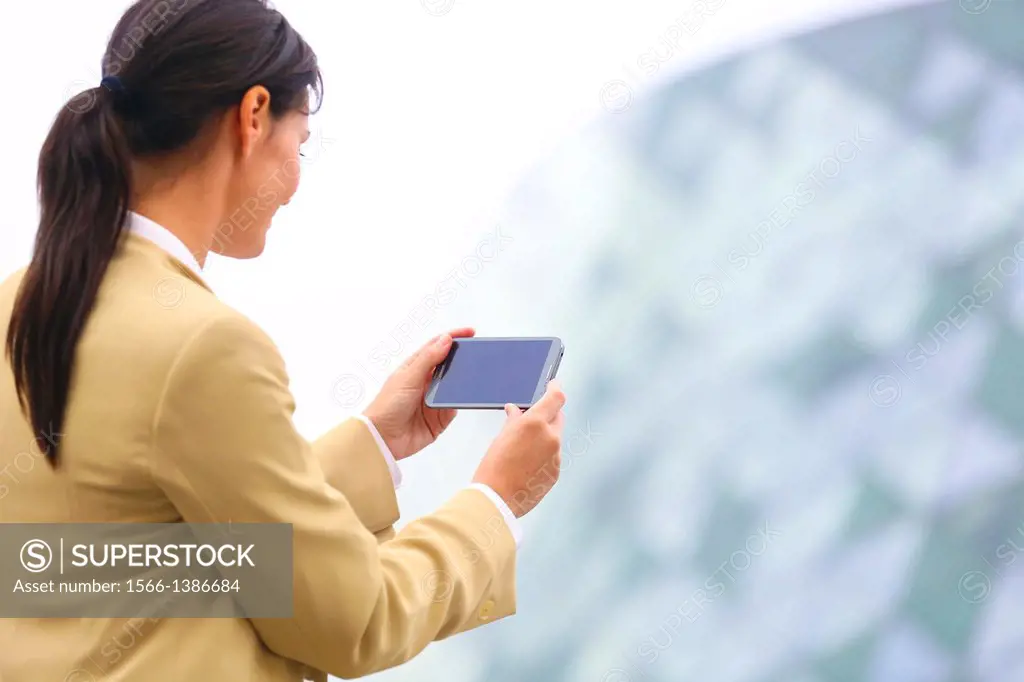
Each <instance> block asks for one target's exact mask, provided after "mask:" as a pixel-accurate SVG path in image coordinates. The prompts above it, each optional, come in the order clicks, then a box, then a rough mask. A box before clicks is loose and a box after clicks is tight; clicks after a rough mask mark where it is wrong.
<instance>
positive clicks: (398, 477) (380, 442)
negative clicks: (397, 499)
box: [354, 414, 402, 489]
mask: <svg viewBox="0 0 1024 682" xmlns="http://www.w3.org/2000/svg"><path fill="white" fill-rule="evenodd" d="M354 416H355V418H356V419H358V420H359V421H361V422H363V423H364V424H366V428H368V429H370V433H371V434H373V440H375V441H376V442H377V447H378V448H379V449H380V453H381V454H382V455H384V461H385V462H387V463H388V471H390V472H391V482H392V483H394V484H395V489H398V487H399V486H401V485H402V470H401V469H399V468H398V462H397V461H395V456H394V455H392V454H391V450H390V449H389V448H388V444H387V443H385V442H384V439H383V438H381V437H380V433H379V432H378V431H377V427H376V426H374V425H373V422H372V421H370V420H369V419H368V418H367V417H366V416H365V415H362V414H357V415H354Z"/></svg>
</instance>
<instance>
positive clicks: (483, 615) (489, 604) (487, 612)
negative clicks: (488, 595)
mask: <svg viewBox="0 0 1024 682" xmlns="http://www.w3.org/2000/svg"><path fill="white" fill-rule="evenodd" d="M493 611H494V602H493V601H491V600H490V599H488V600H487V601H485V602H484V603H483V606H481V607H480V620H487V619H488V618H490V617H491V613H492V612H493Z"/></svg>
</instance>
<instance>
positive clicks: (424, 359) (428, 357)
mask: <svg viewBox="0 0 1024 682" xmlns="http://www.w3.org/2000/svg"><path fill="white" fill-rule="evenodd" d="M451 347H452V337H451V336H449V335H448V334H441V336H438V337H435V338H434V339H432V340H431V341H430V342H429V343H427V345H425V346H423V348H420V349H419V350H418V351H417V352H416V354H415V355H414V356H412V357H411V358H409V368H410V369H412V371H413V372H415V373H416V374H418V375H420V376H421V377H422V378H423V379H424V380H426V379H429V378H430V376H431V375H432V374H433V373H434V368H435V367H437V366H438V365H440V364H441V361H442V360H444V359H445V357H447V355H448V351H450V350H451Z"/></svg>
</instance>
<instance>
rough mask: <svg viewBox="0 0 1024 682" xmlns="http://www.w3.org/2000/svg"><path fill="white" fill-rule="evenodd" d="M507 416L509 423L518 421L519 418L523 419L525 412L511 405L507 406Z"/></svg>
mask: <svg viewBox="0 0 1024 682" xmlns="http://www.w3.org/2000/svg"><path fill="white" fill-rule="evenodd" d="M505 415H506V416H508V418H509V421H511V420H513V419H518V418H519V417H522V416H523V411H522V410H520V409H519V408H518V407H516V406H515V405H513V404H512V403H509V404H508V405H506V406H505Z"/></svg>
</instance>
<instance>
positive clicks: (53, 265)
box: [0, 0, 564, 682]
mask: <svg viewBox="0 0 1024 682" xmlns="http://www.w3.org/2000/svg"><path fill="white" fill-rule="evenodd" d="M104 72H105V74H106V75H105V76H104V78H103V81H102V84H101V85H100V86H99V87H96V88H93V89H92V90H90V91H88V92H86V93H83V94H82V95H80V96H79V97H77V98H76V99H75V100H73V101H72V103H70V104H69V106H68V107H65V109H64V110H63V111H61V112H60V114H59V115H58V116H57V118H56V121H55V122H54V124H53V128H52V129H51V131H50V133H49V136H48V138H47V139H46V142H45V144H44V146H43V149H42V153H41V156H40V161H39V175H38V183H39V195H40V201H41V204H42V210H41V219H40V225H39V231H38V235H37V239H36V247H35V252H34V255H33V257H32V261H31V263H30V264H29V266H28V267H27V269H25V270H24V271H22V272H19V273H16V274H15V275H14V276H13V277H12V278H11V279H9V280H7V281H6V282H5V283H4V284H3V285H2V286H0V331H2V332H3V333H4V336H5V338H6V351H7V353H6V355H7V358H8V360H9V362H5V363H3V366H2V367H0V425H2V428H0V467H4V468H3V471H4V472H5V473H8V474H9V476H8V477H7V478H4V480H3V488H2V490H0V493H2V501H0V521H3V522H4V523H42V522H53V523H58V522H163V523H166V522H193V523H203V522H234V523H242V522H254V523H255V522H261V523H288V524H292V526H293V551H294V569H293V570H294V584H293V588H292V594H293V597H294V615H293V617H292V618H288V619H259V618H253V619H213V618H210V619H204V620H186V619H170V618H168V619H163V620H160V621H158V622H156V623H155V624H153V625H152V626H148V627H147V629H146V630H145V632H144V633H140V635H139V641H138V642H137V643H135V644H134V646H132V647H129V648H125V647H123V646H121V647H118V648H117V649H116V651H114V650H113V649H112V648H111V647H110V646H109V644H110V642H111V641H116V640H117V638H118V637H119V636H120V637H121V638H122V639H123V637H124V632H125V627H124V625H125V624H124V623H123V622H122V621H120V620H118V619H112V618H106V619H42V618H39V619H20V620H0V642H2V643H3V644H2V645H0V679H2V680H3V681H4V682H28V681H32V682H35V681H37V680H68V681H69V682H82V681H85V680H119V681H126V682H127V681H140V682H141V681H145V682H161V681H164V680H166V681H172V680H173V681H174V682H178V681H181V680H218V681H219V682H226V681H228V680H245V681H246V682H252V681H255V682H278V681H285V680H289V681H291V680H301V679H304V678H312V679H324V678H325V677H326V674H328V673H329V674H333V675H337V676H340V677H345V678H351V677H358V676H362V675H366V674H368V673H372V672H374V671H378V670H382V669H385V668H388V667H390V666H394V665H397V664H399V663H402V662H403V661H406V660H408V659H409V658H411V657H412V656H414V655H416V654H417V653H418V652H419V651H421V650H422V649H423V648H424V647H425V646H426V645H427V644H428V643H429V642H431V641H432V640H435V639H438V638H441V637H446V636H448V635H451V634H453V633H456V632H460V631H463V630H467V629H470V628H473V627H476V626H478V625H480V624H482V623H485V622H490V621H492V620H494V619H497V618H501V617H503V616H506V615H509V614H511V613H513V612H514V607H515V604H514V599H515V597H514V595H515V583H514V568H515V551H516V545H517V538H516V536H515V535H514V533H515V532H517V531H516V528H515V524H516V517H518V516H521V515H522V514H524V513H526V512H528V511H529V510H530V509H531V508H532V507H533V506H534V505H535V504H536V503H537V502H538V501H539V498H540V497H541V496H543V494H546V492H547V490H548V489H549V488H550V483H552V482H553V478H554V477H553V476H551V475H550V474H547V475H545V476H541V475H539V472H541V471H544V472H548V471H555V472H557V468H558V463H559V455H558V452H559V448H560V437H561V429H562V413H561V407H562V404H563V402H564V396H563V395H562V393H561V392H560V390H558V389H557V388H553V389H550V390H549V392H548V394H547V395H546V396H545V397H544V399H543V400H542V401H541V402H540V403H538V404H537V405H536V406H535V407H533V408H531V409H530V410H529V411H527V412H526V413H522V414H521V413H519V411H518V410H517V409H515V408H514V407H511V406H510V407H509V408H507V412H508V421H507V423H506V425H505V427H504V429H503V431H502V432H501V434H500V435H499V436H498V438H497V439H496V440H495V441H494V443H493V444H492V445H491V447H490V449H489V450H488V452H487V454H486V456H485V457H484V459H483V460H482V463H481V464H480V466H479V469H478V470H477V473H476V475H475V478H474V482H473V484H472V485H470V486H469V487H468V488H467V489H466V490H463V491H461V492H459V493H457V494H456V495H455V496H454V497H453V498H452V499H451V500H450V501H449V502H448V503H447V504H445V505H444V506H443V507H442V508H441V509H440V510H438V511H437V512H436V513H435V514H433V515H431V516H428V517H426V518H423V519H420V520H417V521H414V522H412V523H410V524H408V526H406V527H405V528H404V529H403V530H402V532H401V533H398V534H397V535H395V534H394V532H393V531H392V530H391V526H392V524H393V523H394V522H395V521H396V520H397V518H398V509H397V503H396V500H395V494H394V487H393V486H394V484H395V482H396V480H395V478H394V477H393V476H392V471H395V472H397V467H395V466H394V461H395V460H400V459H402V458H404V457H408V456H409V455H412V454H413V453H415V452H417V451H419V450H421V449H422V448H423V447H425V446H426V445H428V444H430V443H431V442H433V440H434V439H435V438H436V436H437V435H438V434H439V433H440V432H441V431H443V430H444V428H445V427H446V426H447V425H448V424H449V423H450V422H451V420H452V418H453V417H454V416H455V415H454V413H453V412H450V411H433V410H430V409H427V408H425V407H424V404H423V392H424V387H425V385H426V383H427V380H428V378H429V376H430V373H431V370H432V368H433V367H434V366H435V365H436V364H437V363H438V362H439V361H440V360H441V359H443V358H444V356H445V355H446V353H447V352H448V349H449V346H450V344H451V336H459V335H468V334H472V331H471V330H468V329H464V330H456V331H454V332H453V333H452V334H451V335H443V336H441V337H440V338H439V339H437V340H436V341H435V342H433V343H431V344H428V345H427V346H425V347H424V348H422V349H420V350H419V351H418V352H417V353H416V354H415V355H414V356H413V357H412V358H410V360H409V361H408V362H406V364H405V365H404V366H402V367H401V368H400V369H399V370H397V372H396V373H395V374H394V375H393V376H392V377H391V378H390V379H389V380H388V381H387V382H386V383H385V385H384V387H383V389H382V391H381V394H380V395H379V396H378V397H377V398H376V399H375V400H374V401H373V402H372V403H371V405H370V407H369V408H368V409H367V411H366V413H365V415H363V416H362V418H361V419H353V420H350V421H347V422H345V423H343V424H341V425H340V426H338V427H337V428H336V429H334V430H333V431H331V432H330V433H328V434H327V435H326V436H324V437H323V438H321V439H319V440H317V441H315V442H313V443H309V442H307V441H305V440H304V439H303V438H302V437H300V435H299V434H298V433H297V432H296V430H295V427H294V426H293V423H292V420H291V416H292V411H293V408H294V405H293V400H292V396H291V395H290V393H289V391H288V387H287V382H288V380H287V376H286V373H285V368H284V364H283V361H282V359H281V357H280V355H279V353H278V351H277V350H276V348H275V347H274V345H273V343H272V342H271V340H270V339H269V338H267V336H266V335H265V334H264V333H263V332H262V331H261V330H260V329H259V328H258V327H257V326H256V325H255V324H253V323H252V322H251V321H249V320H248V319H246V318H245V317H243V316H242V315H241V314H239V313H237V312H235V311H233V310H231V309H230V308H229V307H228V306H227V305H225V304H224V303H223V302H221V301H219V300H217V298H216V297H215V296H214V294H213V293H212V292H211V291H210V290H209V288H208V287H207V285H206V284H205V282H204V281H203V278H202V274H201V268H202V265H203V263H204V261H205V259H206V255H207V253H208V252H209V251H211V250H212V251H215V252H217V253H221V254H223V255H225V256H229V257H234V258H252V257H255V256H258V255H259V254H260V253H261V251H262V250H263V246H264V238H265V234H266V230H267V229H268V227H269V225H270V220H271V218H272V216H273V214H274V213H275V212H276V211H277V209H278V208H279V207H280V206H282V205H284V204H286V203H288V201H289V200H290V199H291V197H292V195H293V194H294V192H295V190H296V186H297V184H298V177H297V173H295V172H294V170H295V169H297V168H298V159H297V157H298V156H299V148H300V144H301V143H302V142H303V141H304V140H305V139H306V138H307V137H308V135H309V132H308V117H309V114H310V104H311V102H310V95H311V93H312V94H313V96H314V99H316V98H318V97H319V93H320V83H321V80H320V74H319V71H318V68H317V62H316V57H315V55H314V54H313V52H312V50H311V49H310V48H309V46H308V45H306V43H305V42H304V41H303V40H302V38H301V37H300V36H299V34H298V33H296V31H295V30H294V29H293V28H292V27H291V26H290V25H289V24H288V22H287V21H285V19H284V18H283V17H282V16H281V15H280V14H279V13H278V12H276V11H275V10H273V9H270V8H268V7H267V6H265V3H264V2H262V1H261V0H216V2H213V1H208V2H200V1H195V0H140V1H139V2H137V3H136V4H135V5H133V6H132V7H131V8H130V9H129V10H128V11H127V12H126V13H125V15H124V17H123V18H122V19H121V21H120V22H119V23H118V25H117V27H116V28H115V30H114V33H113V36H112V37H111V40H110V43H109V45H108V48H107V52H106V56H105V58H104ZM289 168H290V169H292V171H293V172H288V169H289ZM282 169H283V170H284V172H281V171H282ZM30 452H31V453H34V454H33V455H32V456H29V459H28V460H26V459H25V457H26V456H28V454H27V453H30ZM12 462H13V464H12ZM33 462H35V464H34V465H33V467H32V468H31V469H29V468H27V467H28V465H29V464H31V463H33ZM15 479H16V480H15ZM538 481H543V482H544V483H545V484H547V485H538ZM527 491H529V492H527ZM375 535H376V537H375ZM479 538H489V540H488V541H487V542H482V541H481V540H480V539H479ZM432 576H433V577H435V578H436V577H437V576H443V580H444V581H446V582H445V585H444V589H440V590H438V589H426V588H425V586H426V585H427V584H428V583H429V582H430V580H428V579H429V578H431V577H432ZM435 582H436V581H435ZM113 653H116V654H117V655H116V656H114V655H113Z"/></svg>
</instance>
